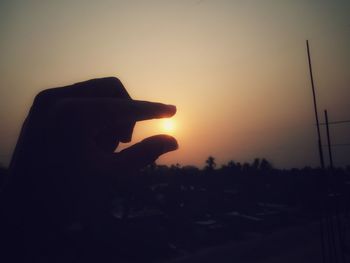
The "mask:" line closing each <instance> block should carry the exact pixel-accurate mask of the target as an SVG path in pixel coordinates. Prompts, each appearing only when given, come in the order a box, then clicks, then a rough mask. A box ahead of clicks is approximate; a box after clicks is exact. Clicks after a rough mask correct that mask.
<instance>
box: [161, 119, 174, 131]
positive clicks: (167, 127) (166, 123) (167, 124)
mask: <svg viewBox="0 0 350 263" xmlns="http://www.w3.org/2000/svg"><path fill="white" fill-rule="evenodd" d="M162 129H163V131H165V132H167V133H172V132H174V130H175V122H174V120H172V119H164V120H163V123H162Z"/></svg>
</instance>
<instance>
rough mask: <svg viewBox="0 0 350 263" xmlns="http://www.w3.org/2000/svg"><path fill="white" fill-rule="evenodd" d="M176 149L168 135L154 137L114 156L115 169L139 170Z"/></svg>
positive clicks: (173, 141)
mask: <svg viewBox="0 0 350 263" xmlns="http://www.w3.org/2000/svg"><path fill="white" fill-rule="evenodd" d="M176 149H178V144H177V141H176V139H175V138H174V137H172V136H169V135H164V134H162V135H155V136H151V137H148V138H146V139H144V140H142V141H141V142H139V143H136V144H134V145H132V146H131V147H129V148H126V149H124V150H123V151H121V152H119V153H116V154H115V159H114V161H115V166H116V167H115V169H121V168H123V169H130V168H131V167H132V169H140V168H143V167H145V166H147V165H149V164H151V163H153V162H154V161H155V160H156V159H158V157H159V156H160V155H162V154H164V153H167V152H170V151H174V150H176Z"/></svg>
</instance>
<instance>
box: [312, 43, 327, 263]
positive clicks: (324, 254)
mask: <svg viewBox="0 0 350 263" xmlns="http://www.w3.org/2000/svg"><path fill="white" fill-rule="evenodd" d="M306 50H307V58H308V62H309V73H310V80H311V88H312V96H313V102H314V111H315V118H316V126H317V136H318V153H319V156H320V163H321V168H322V169H324V159H323V151H322V143H321V132H320V124H319V121H318V113H317V103H316V92H315V85H314V77H313V74H312V65H311V56H310V48H309V41H308V40H306ZM321 205H322V206H323V207H322V208H321V218H320V231H321V246H322V247H321V253H322V262H323V263H326V261H327V258H326V256H327V253H326V239H327V237H326V235H325V231H324V224H325V225H326V228H327V225H328V224H327V216H325V215H324V214H323V213H324V212H326V211H325V209H324V200H321ZM324 219H325V221H326V222H324V221H323V220H324ZM328 234H329V233H328ZM328 241H329V240H328ZM330 252H331V251H330V250H329V258H330V261H331V253H330Z"/></svg>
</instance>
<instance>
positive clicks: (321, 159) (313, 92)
mask: <svg viewBox="0 0 350 263" xmlns="http://www.w3.org/2000/svg"><path fill="white" fill-rule="evenodd" d="M306 49H307V58H308V61H309V71H310V80H311V87H312V95H313V99H314V110H315V118H316V126H317V136H318V152H319V155H320V162H321V168H322V169H323V168H324V159H323V151H322V143H321V133H320V123H319V121H318V113H317V103H316V92H315V85H314V77H313V74H312V66H311V56H310V48H309V40H306Z"/></svg>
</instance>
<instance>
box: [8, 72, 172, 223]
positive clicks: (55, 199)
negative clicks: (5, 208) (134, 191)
mask: <svg viewBox="0 0 350 263" xmlns="http://www.w3.org/2000/svg"><path fill="white" fill-rule="evenodd" d="M175 112H176V107H175V106H172V105H165V104H161V103H153V102H146V101H136V100H132V99H131V98H130V96H129V94H128V93H127V91H126V90H125V88H124V87H123V85H122V83H121V82H120V81H119V80H118V79H116V78H103V79H93V80H89V81H86V82H81V83H77V84H74V85H71V86H67V87H61V88H54V89H48V90H44V91H43V92H41V93H39V94H38V95H37V96H36V98H35V101H34V103H33V106H32V108H31V110H30V112H29V114H28V117H27V119H26V121H25V123H24V125H23V128H22V131H21V135H20V137H19V140H18V143H17V146H16V150H15V153H14V156H13V159H12V162H11V166H10V169H11V172H12V181H11V185H10V189H11V191H12V195H14V197H13V200H17V201H16V202H15V203H16V204H22V205H21V208H20V209H21V210H22V213H23V214H27V215H28V214H29V215H30V216H29V218H31V220H29V222H37V221H38V219H39V221H47V220H48V221H52V222H55V223H54V224H61V223H62V222H66V223H69V222H71V221H74V220H85V219H86V218H89V217H90V219H91V218H92V217H93V215H94V214H97V213H101V211H102V210H103V208H104V202H105V201H106V200H107V199H108V198H109V197H110V194H111V193H112V192H113V191H116V190H117V187H120V186H123V187H126V184H125V182H126V181H127V180H128V178H129V177H130V176H133V175H134V174H135V173H134V172H135V171H137V170H139V169H140V168H142V167H145V166H146V165H148V164H150V163H152V162H154V161H155V160H156V159H157V158H158V157H159V156H160V155H161V154H164V153H166V152H169V151H172V150H175V149H177V147H178V146H177V142H176V140H175V139H174V138H173V137H171V136H168V135H156V136H152V137H149V138H146V139H144V140H143V141H141V142H139V143H137V144H135V145H133V146H131V147H129V148H127V149H124V150H123V151H121V152H119V153H115V149H116V147H117V146H118V144H119V142H129V141H130V140H131V136H132V131H133V127H134V125H135V122H137V121H141V120H148V119H153V118H163V117H171V116H173V115H174V114H175ZM14 193H15V194H14ZM89 215H90V216H89ZM91 215H92V216H91ZM27 217H28V216H25V219H24V220H28V218H27ZM90 219H87V220H88V221H89V220H90ZM42 224H43V222H41V223H40V226H41V225H42ZM37 225H39V224H37ZM50 225H51V224H50ZM50 227H51V226H50Z"/></svg>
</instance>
